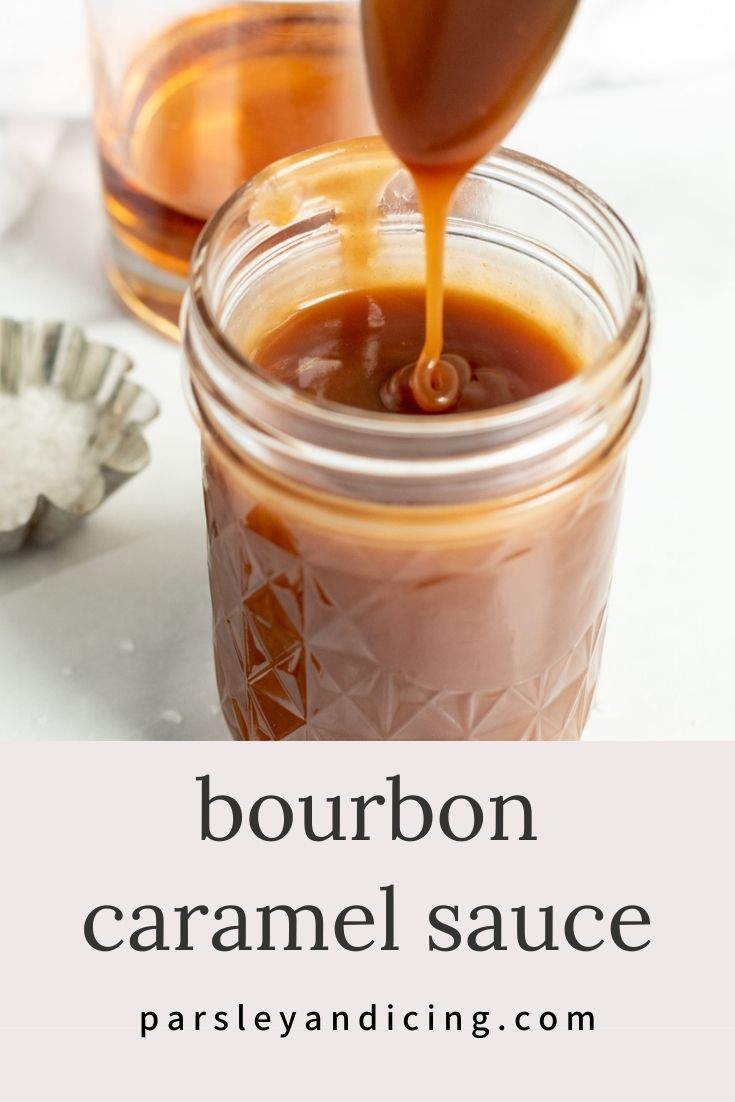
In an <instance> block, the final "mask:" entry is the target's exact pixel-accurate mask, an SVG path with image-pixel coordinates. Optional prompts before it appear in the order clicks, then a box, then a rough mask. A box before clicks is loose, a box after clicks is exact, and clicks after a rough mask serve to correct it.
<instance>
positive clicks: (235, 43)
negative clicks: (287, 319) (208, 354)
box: [87, 0, 375, 337]
mask: <svg viewBox="0 0 735 1102" xmlns="http://www.w3.org/2000/svg"><path fill="white" fill-rule="evenodd" d="M87 11H88V15H89V27H90V37H91V47H92V60H93V70H94V87H95V129H96V133H97V142H98V148H99V158H100V167H101V174H102V186H103V193H104V201H105V208H106V212H107V218H108V225H109V230H110V238H109V240H110V246H109V264H108V273H109V277H110V281H111V283H112V285H113V287H114V289H115V290H116V291H117V293H118V294H119V296H120V297H121V299H122V300H123V302H125V304H126V305H127V306H129V307H130V308H131V309H132V310H133V312H134V313H135V314H136V315H138V317H140V318H142V319H143V320H144V321H146V322H147V323H149V324H151V325H153V326H154V327H155V328H156V329H158V330H160V331H161V332H163V333H165V334H167V335H168V336H172V337H175V336H177V335H178V324H177V323H178V316H179V311H180V307H181V299H182V295H183V292H184V290H185V288H186V276H187V272H188V267H189V260H190V257H191V252H192V249H193V247H194V243H195V241H196V239H197V237H198V235H199V233H200V231H201V229H202V226H203V225H204V222H205V220H206V219H207V218H208V217H209V216H210V215H211V214H212V213H213V212H214V211H215V210H216V208H217V207H218V206H219V205H220V203H222V202H224V200H225V199H226V198H227V196H228V195H230V194H231V193H232V192H233V191H234V190H235V188H237V187H239V186H240V185H241V184H243V183H244V182H245V181H246V180H247V179H249V178H250V177H251V176H253V175H255V173H257V172H259V171H260V170H261V169H262V168H264V167H265V166H266V165H267V164H270V163H271V162H272V161H276V160H278V159H279V158H280V157H285V156H288V155H289V154H291V153H296V152H297V151H299V150H303V149H307V148H309V147H311V146H314V145H320V144H321V143H322V142H329V141H336V140H337V139H340V138H350V137H353V136H356V135H360V134H370V133H373V132H374V131H375V126H374V123H373V115H372V108H371V105H370V97H369V92H368V88H367V81H366V76H365V72H364V63H363V57H362V40H361V34H360V25H359V12H358V5H357V0H244V2H241V3H236V4H232V3H227V2H226V0H126V3H124V4H114V3H110V2H109V0H87Z"/></svg>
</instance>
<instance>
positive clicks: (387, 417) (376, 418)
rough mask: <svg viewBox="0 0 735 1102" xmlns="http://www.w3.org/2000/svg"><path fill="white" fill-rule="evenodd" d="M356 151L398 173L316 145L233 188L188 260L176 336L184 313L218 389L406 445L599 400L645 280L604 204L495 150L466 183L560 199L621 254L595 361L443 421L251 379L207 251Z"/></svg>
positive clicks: (564, 179) (341, 145)
mask: <svg viewBox="0 0 735 1102" xmlns="http://www.w3.org/2000/svg"><path fill="white" fill-rule="evenodd" d="M357 151H360V152H362V153H363V154H368V155H375V156H384V157H385V158H386V159H390V160H393V159H394V160H395V167H396V170H397V171H400V170H401V169H402V168H403V166H402V165H401V162H400V161H398V160H397V159H395V158H394V157H393V154H392V153H391V152H390V150H389V149H388V147H387V146H386V144H385V143H384V141H383V139H382V138H379V137H375V138H366V139H355V140H352V141H350V142H335V143H331V144H329V145H323V146H320V147H318V148H317V149H314V150H308V151H306V152H305V153H298V154H295V155H293V156H291V157H287V158H284V159H283V160H281V161H277V162H276V163H275V164H273V165H270V166H269V167H268V168H266V169H264V170H263V171H262V172H260V173H259V174H258V175H256V176H254V177H253V178H252V179H251V180H249V181H248V182H247V183H245V184H243V185H242V186H241V187H240V188H238V189H237V190H236V191H235V192H234V193H233V194H232V195H231V196H230V197H229V198H228V199H227V200H226V201H225V202H224V203H223V204H222V206H220V207H219V209H218V210H217V211H216V212H215V213H214V214H213V215H212V217H211V218H210V219H209V221H208V222H207V223H206V225H205V226H204V228H203V229H202V232H201V234H200V236H199V238H198V240H197V243H196V246H195V249H194V254H193V257H192V264H191V274H190V282H189V290H188V292H187V296H186V300H185V303H184V306H183V308H182V331H183V330H184V328H185V325H184V321H183V319H184V318H185V316H186V314H188V313H189V311H193V312H194V313H195V314H196V316H197V319H198V321H199V322H200V323H201V325H202V326H203V329H204V331H205V333H206V336H207V338H208V343H211V344H212V345H214V347H215V348H216V350H217V351H218V352H219V353H220V355H221V357H222V360H221V361H220V366H221V367H225V369H226V370H227V374H228V382H229V383H230V385H233V386H234V387H236V388H237V389H238V390H241V391H242V393H243V396H244V395H245V394H247V392H248V390H249V389H250V388H255V389H256V390H258V391H260V392H261V394H262V395H263V396H264V397H269V398H270V399H271V400H276V401H277V402H278V404H279V406H284V405H285V406H286V407H290V408H291V409H292V410H293V412H294V413H299V412H300V413H302V414H308V416H309V418H310V419H311V420H313V422H315V423H319V424H321V425H322V426H323V427H324V428H329V427H330V426H333V427H336V426H339V427H340V429H341V430H342V431H344V430H345V429H347V430H350V429H353V430H355V431H356V432H360V433H362V434H366V433H367V434H371V433H373V432H379V433H380V435H381V436H382V437H388V438H389V437H402V436H405V435H406V433H407V431H408V432H409V433H410V435H411V436H413V437H426V438H434V439H435V438H442V437H445V436H447V435H451V436H453V437H461V436H465V435H472V434H475V433H477V432H478V431H479V432H482V433H483V434H484V433H486V432H487V431H488V430H492V431H495V430H497V432H498V433H503V432H504V431H505V430H509V429H513V430H515V431H518V430H519V429H522V427H523V426H525V425H528V424H529V423H533V422H537V421H546V420H547V418H549V417H553V416H554V415H555V414H556V413H558V412H560V411H561V410H562V409H563V408H565V407H567V406H568V405H570V404H571V405H575V404H576V403H577V399H581V398H584V400H585V401H589V400H590V390H591V388H592V389H594V390H595V391H597V390H598V389H599V390H600V391H604V390H605V389H606V386H607V385H608V384H609V382H610V381H611V380H612V379H613V378H614V377H615V376H616V375H617V374H618V371H619V369H620V360H621V358H622V357H623V355H624V352H625V350H626V349H627V348H628V347H629V345H630V344H631V342H633V341H634V339H635V337H636V335H640V337H641V339H642V340H643V341H645V340H646V338H647V335H648V330H649V328H650V309H649V303H648V277H647V274H646V269H645V264H644V261H643V257H642V255H641V251H640V248H639V246H638V243H637V241H636V239H635V237H634V236H633V234H632V233H631V231H630V230H629V228H628V226H627V225H626V223H625V222H624V221H623V219H622V218H621V217H620V216H619V215H618V214H617V213H616V212H615V211H614V210H613V208H612V207H611V206H610V205H609V204H608V203H607V202H605V200H604V199H602V198H601V197H600V196H599V195H597V194H596V193H595V192H594V191H592V190H591V189H590V188H588V187H587V186H586V185H584V184H582V183H581V182H580V181H578V180H576V179H575V178H574V177H573V176H571V175H569V174H568V173H565V172H563V171H562V170H561V169H558V168H556V167H555V166H553V165H550V164H548V163H547V162H545V161H542V160H540V159H538V158H535V157H531V156H529V155H528V154H525V153H520V152H518V151H516V150H512V149H509V148H507V147H505V146H503V147H500V148H499V149H498V150H496V151H495V152H494V153H493V154H492V155H491V156H490V157H488V158H487V159H485V160H483V161H481V162H479V163H478V164H477V165H475V166H474V167H473V168H472V169H471V170H470V172H469V173H468V176H467V178H468V179H470V180H471V179H481V180H484V181H486V182H487V181H492V180H500V181H501V182H504V183H509V184H514V185H515V186H520V187H523V188H524V189H525V190H528V189H529V188H530V186H531V184H533V186H532V188H531V190H532V192H533V193H534V194H538V192H539V183H542V184H546V185H547V187H546V190H547V192H548V194H547V195H546V196H545V197H546V198H547V199H550V198H551V196H552V194H553V195H554V197H555V199H556V200H557V203H556V205H557V206H559V200H561V199H563V200H564V203H563V205H564V207H565V208H566V212H567V213H569V214H573V213H576V214H578V215H579V214H582V215H583V216H585V217H586V219H587V220H588V219H589V217H590V216H593V217H594V216H595V215H596V216H597V218H598V219H599V221H598V229H600V228H604V229H605V230H606V231H607V235H608V236H609V237H611V238H612V239H613V241H614V243H615V244H616V245H617V246H618V247H620V248H621V249H622V251H623V252H624V254H625V256H626V258H627V259H628V260H629V262H630V265H631V269H632V273H633V281H632V283H633V286H632V287H631V290H630V295H629V303H628V309H627V311H626V314H625V317H624V318H623V320H622V322H621V323H620V324H619V325H618V326H617V327H616V331H615V333H614V334H613V335H612V336H611V337H609V338H608V340H607V341H606V343H605V345H604V347H603V348H602V349H601V351H600V352H599V353H598V354H597V355H596V356H595V357H593V358H592V359H591V360H590V362H589V363H588V364H586V365H585V366H584V367H583V368H582V369H581V370H580V371H579V372H577V373H575V374H574V375H573V376H571V377H570V378H569V379H567V380H565V381H564V382H562V383H560V384H558V385H557V386H554V387H551V388H550V389H549V390H546V391H542V392H541V393H540V394H537V395H534V396H532V397H529V398H524V399H522V400H520V401H517V402H513V403H507V404H505V405H502V406H496V407H494V408H492V409H487V410H473V411H470V412H465V413H456V412H455V413H452V414H451V415H450V416H445V417H426V416H425V415H421V414H402V415H401V416H400V417H396V415H395V414H394V413H390V412H388V411H385V412H382V411H377V410H357V409H354V408H352V407H349V406H345V405H342V404H339V403H336V402H331V401H328V400H324V399H321V400H320V401H318V402H317V401H314V399H313V398H311V397H309V396H307V395H304V394H302V393H300V392H299V391H297V390H294V389H293V388H292V387H289V386H288V385H287V384H285V383H283V382H280V381H279V380H277V379H274V378H271V377H269V376H267V375H266V374H265V373H263V372H261V371H259V370H258V369H257V367H256V365H255V364H254V362H253V361H252V360H251V359H250V358H249V357H248V356H246V355H245V354H244V353H243V352H241V351H240V350H239V349H238V348H237V347H236V346H235V345H234V344H233V343H232V342H231V341H230V340H229V338H228V337H227V334H226V332H225V331H224V329H223V328H222V327H221V326H220V325H219V323H218V322H217V320H216V317H215V312H214V310H213V308H212V306H211V303H210V301H209V295H208V292H207V281H206V278H205V274H206V265H207V262H208V259H209V254H210V250H211V248H212V246H214V245H215V244H216V242H217V237H218V235H219V234H220V233H221V232H222V231H223V229H224V228H225V226H226V224H227V221H228V219H229V218H230V217H231V216H232V215H233V214H234V213H235V212H236V210H237V208H238V207H239V206H240V205H242V204H244V203H245V202H246V201H247V199H248V198H249V197H250V196H252V195H254V194H257V192H258V190H259V189H260V188H262V187H263V186H264V184H266V183H267V182H270V181H272V180H274V179H275V178H285V177H287V176H288V175H289V174H291V173H295V172H298V171H299V169H300V168H301V167H302V166H306V165H313V164H316V163H318V162H319V161H322V160H325V159H331V158H334V157H338V156H343V157H349V156H351V155H354V154H355V152H357ZM549 184H551V185H552V186H551V188H549V187H548V185H549Z"/></svg>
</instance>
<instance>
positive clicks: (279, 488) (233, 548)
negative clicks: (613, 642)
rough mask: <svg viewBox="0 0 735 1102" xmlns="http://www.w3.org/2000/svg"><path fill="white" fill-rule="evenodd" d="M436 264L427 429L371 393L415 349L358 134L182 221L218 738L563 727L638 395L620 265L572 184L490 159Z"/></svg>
mask: <svg viewBox="0 0 735 1102" xmlns="http://www.w3.org/2000/svg"><path fill="white" fill-rule="evenodd" d="M356 196H357V198H356ZM550 196H552V197H553V198H554V201H553V202H550V201H549V197H550ZM361 212H362V218H361ZM445 259H446V284H447V293H446V316H445V323H446V332H445V337H444V340H445V346H444V347H445V354H446V355H456V356H457V357H461V358H462V359H463V360H465V362H466V363H467V364H468V366H469V369H470V374H469V378H468V379H466V380H464V382H463V395H462V398H461V401H460V402H459V403H458V405H457V406H456V408H455V409H454V410H453V411H451V412H447V413H444V414H442V415H441V416H438V417H437V416H427V415H426V413H425V412H421V411H420V410H417V409H416V407H415V406H414V405H412V404H411V403H412V401H413V398H412V394H411V392H410V390H409V393H407V394H406V393H404V394H402V395H399V399H400V401H401V403H404V404H402V405H400V406H399V408H398V409H397V411H392V412H389V411H387V410H386V409H385V407H384V404H383V399H382V390H383V385H384V382H385V379H386V377H387V376H390V374H391V372H393V371H394V369H395V368H396V367H397V366H398V365H400V364H401V363H402V362H408V361H410V360H411V359H412V358H413V357H415V356H416V355H417V354H418V351H419V350H420V346H421V342H422V339H423V311H422V310H421V304H422V291H423V272H424V253H423V233H422V222H421V218H420V214H419V206H418V199H417V196H416V193H415V190H413V188H412V186H411V181H410V177H407V174H406V173H405V171H401V166H400V164H399V163H398V162H396V160H395V159H394V158H393V157H391V156H390V155H389V153H388V152H387V151H386V150H385V147H384V146H383V145H382V144H381V143H380V142H379V141H377V140H369V141H366V142H353V143H346V144H345V145H344V146H335V147H331V148H328V149H325V150H320V151H317V152H316V153H311V154H305V155H302V156H300V157H297V158H293V159H291V160H290V161H287V162H283V163H281V164H280V165H277V166H274V167H272V168H271V169H269V170H267V171H266V172H265V173H264V174H263V175H261V177H259V178H258V179H256V180H255V181H253V182H252V184H251V185H250V186H249V187H248V188H247V189H246V190H245V192H243V193H241V194H240V195H238V196H237V197H235V198H234V199H233V200H232V201H231V202H230V204H229V205H228V206H226V207H225V208H224V209H223V210H222V211H221V212H220V213H219V214H218V216H217V217H216V218H215V219H214V221H213V222H212V223H210V225H209V227H208V229H207V230H206V231H205V233H204V235H203V238H202V240H201V242H200V245H199V247H198V251H197V255H196V257H195V262H194V270H193V278H192V286H191V292H190V299H189V304H188V309H187V314H186V324H185V354H186V359H187V364H188V368H189V377H190V381H191V392H192V398H193V403H194V409H195V412H196V414H197V417H198V419H199V422H200V425H201V428H202V441H203V456H204V472H205V503H206V512H207V525H208V540H209V565H210V584H211V591H212V604H213V614H214V637H215V662H216V669H217V678H218V684H219V689H220V696H221V701H222V708H223V714H224V716H225V718H226V720H227V723H228V725H229V727H230V729H231V731H232V733H233V735H234V736H235V737H237V738H242V739H264V740H274V741H281V740H290V739H299V740H333V739H349V740H365V739H368V740H369V739H381V740H385V739H388V740H391V739H431V740H443V739H454V740H487V739H550V740H556V739H576V738H578V737H579V736H580V734H581V732H582V730H583V727H584V723H585V720H586V717H587V714H588V711H589V708H590V703H591V700H592V695H593V692H594V688H595V684H596V679H597V672H598V668H599V661H600V654H601V646H602V639H603V634H604V624H605V610H606V604H607V595H608V591H609V586H610V580H611V574H612V565H613V557H614V546H615V537H616V531H617V522H618V514H619V508H620V501H621V488H622V477H623V466H624V456H625V446H626V443H627V441H628V439H629V438H630V434H631V432H632V429H633V427H634V425H635V423H636V420H637V417H638V414H639V412H640V409H641V408H642V404H643V403H642V395H643V390H644V383H645V378H646V350H647V342H648V304H647V299H646V295H645V275H644V273H643V269H642V264H641V261H640V257H639V255H638V251H637V248H636V246H635V244H634V242H633V241H632V239H631V238H630V237H629V235H628V234H627V231H626V230H625V228H624V227H623V226H622V224H621V223H619V222H618V220H617V219H616V218H615V216H614V215H613V214H612V212H610V211H609V209H608V208H607V207H606V206H605V204H603V203H602V202H601V201H598V200H596V199H595V197H594V196H592V195H591V194H590V193H589V192H588V191H586V190H584V189H581V188H577V187H576V185H574V183H573V182H571V181H569V180H568V179H566V178H563V177H561V176H558V175H557V174H556V173H555V172H554V170H552V169H549V168H547V167H545V166H542V165H539V164H538V163H536V162H531V161H528V160H526V159H524V158H522V157H520V156H518V155H511V154H500V155H499V156H498V157H496V158H494V159H493V160H492V161H491V162H488V164H487V165H482V166H479V167H478V168H476V169H474V170H473V171H472V172H471V173H470V174H469V176H468V177H467V179H466V180H464V182H463V183H461V184H460V186H459V188H458V190H457V193H456V196H455V201H454V209H453V217H452V221H451V223H450V225H449V231H448V238H447V248H446V257H445ZM483 372H485V373H486V377H485V378H484V379H483V378H482V375H483ZM477 384H479V385H477ZM473 387H474V390H473ZM463 402H464V403H465V404H464V405H462V403H463Z"/></svg>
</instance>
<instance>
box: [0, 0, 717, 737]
mask: <svg viewBox="0 0 735 1102" xmlns="http://www.w3.org/2000/svg"><path fill="white" fill-rule="evenodd" d="M2 16H3V19H2V23H3V33H2V37H1V39H0V312H2V313H3V314H7V315H10V316H15V317H39V318H66V319H69V320H73V321H76V322H78V323H81V324H83V325H84V327H85V328H86V330H87V332H88V333H89V335H90V336H91V337H93V338H96V339H99V340H103V341H107V342H110V343H112V344H115V345H118V346H120V347H121V348H123V349H125V350H126V351H127V352H128V353H130V354H131V355H132V356H133V357H134V359H135V361H136V365H137V366H136V378H137V379H138V380H139V381H141V382H142V383H143V384H144V385H145V386H147V387H148V388H149V389H150V390H152V391H153V392H154V393H155V395H156V396H157V398H158V399H159V400H160V403H161V406H162V416H161V417H160V419H159V420H158V421H157V422H156V423H155V424H154V425H153V426H151V428H150V429H149V430H148V432H147V435H148V439H149V440H150V443H151V445H152V451H153V462H152V465H151V467H150V468H149V469H148V470H147V471H146V472H145V473H144V474H142V475H140V476H139V477H138V478H136V479H135V480H134V481H133V482H132V483H131V484H130V485H129V486H128V487H126V488H125V489H123V490H122V491H121V492H120V494H119V496H117V497H115V498H113V499H112V501H110V502H109V503H107V505H106V506H105V508H104V509H103V510H102V511H101V512H100V513H99V515H97V516H95V517H94V519H93V520H92V521H91V522H90V523H89V524H88V525H87V526H86V527H85V528H84V529H83V530H82V531H81V532H80V533H79V534H78V535H76V536H74V537H73V538H71V539H70V540H68V541H67V542H66V543H65V544H63V545H62V546H60V547H58V548H57V549H54V550H49V551H42V552H36V551H33V552H25V553H23V554H22V555H19V556H18V557H16V558H15V559H13V560H5V561H2V562H0V682H1V686H2V687H1V690H0V737H10V738H12V737H17V738H38V737H43V738H69V737H77V738H84V739H92V738H122V739H138V738H222V737H225V731H224V728H223V725H222V720H221V717H219V715H218V714H217V707H216V690H215V687H214V681H213V674H212V665H211V653H210V635H209V598H208V592H207V584H206V574H205V544H204V526H203V518H202V508H201V492H200V484H199V463H198V452H197V437H196V432H195V429H194V426H193V424H192V423H191V421H190V419H189V416H188V413H187V410H186V408H185V405H184V401H183V398H182V395H181V388H180V377H179V353H178V350H177V349H176V348H175V347H174V346H173V345H170V344H168V343H166V342H165V341H163V340H161V339H159V338H157V337H156V336H154V335H152V334H151V333H149V332H147V331H145V330H144V329H142V328H141V327H140V326H139V325H138V324H137V323H135V322H134V321H132V320H131V319H129V318H128V317H127V316H125V314H124V313H123V311H122V310H121V308H120V307H119V306H118V304H117V303H116V301H115V299H114V298H113V297H112V296H111V294H110V292H109V291H108V290H107V288H106V286H105V282H104V278H103V276H102V261H101V257H102V252H103V247H104V224H103V217H102V211H101V204H100V199H99V192H98V180H97V175H96V165H95V158H94V151H93V144H92V135H91V129H90V125H89V122H88V121H87V117H86V115H87V88H86V79H85V69H86V57H85V46H84V29H83V21H82V18H81V12H80V9H79V5H78V3H76V2H75V0H53V2H51V0H48V2H46V3H41V2H40V0H24V2H22V3H21V2H17V0H2ZM734 104H735V5H733V3H732V0H699V2H698V3H697V4H692V3H691V2H684V0H582V10H581V14H580V16H579V18H578V21H577V24H576V26H575V27H574V29H573V32H572V34H571V36H570V38H569V40H568V42H567V44H566V46H565V48H564V51H563V54H562V56H561V58H560V59H559V61H558V63H557V66H556V68H555V70H554V72H553V73H552V74H551V76H550V78H549V80H548V81H547V84H546V85H545V86H544V88H543V89H542V91H541V93H540V94H539V96H538V97H537V99H536V101H535V102H534V103H533V105H532V106H531V108H530V109H529V111H528V113H527V115H526V117H525V118H524V119H523V120H522V122H521V124H520V125H519V126H518V128H517V129H516V131H515V132H514V133H513V134H512V135H511V137H510V139H509V142H508V144H509V145H512V146H515V147H516V148H520V149H522V150H524V151H526V152H529V153H532V154H535V155H537V156H540V157H543V158H545V159H547V160H549V161H552V162H553V163H555V164H557V165H559V166H560V167H562V168H564V169H566V170H567V171H568V172H571V173H572V174H573V175H576V176H578V177H579V178H581V179H582V180H584V181H585V182H586V183H587V184H589V185H590V186H591V187H593V188H594V189H595V190H597V191H599V192H600V193H601V194H602V195H603V196H604V197H605V198H606V199H608V200H609V201H610V202H611V203H612V204H613V205H614V206H615V207H616V208H617V209H618V211H619V212H620V213H621V215H622V216H623V218H624V219H625V220H626V221H627V222H628V223H629V224H630V226H631V227H632V229H633V231H634V233H635V234H636V236H637V237H638V238H639V240H640V243H641V245H642V248H643V251H644V254H645V256H646V259H647V262H648V266H649V269H650V275H651V280H652V283H653V287H654V295H655V300H656V306H657V326H656V336H655V342H654V347H653V369H654V383H653V390H652V394H651V400H650V405H649V408H648V412H647V414H646V417H645V420H644V422H643V425H642V427H641V429H640V431H639V434H638V437H637V438H636V440H635V442H634V444H633V447H632V450H631V460H630V467H629V476H628V485H627V502H626V508H625V513H624V519H623V527H622V532H621V539H620V549H619V556H618V564H617V573H616V580H615V584H614V589H613V597H612V603H611V613H610V625H609V632H608V641H607V648H606V657H605V661H604V670H603V677H602V683H601V689H600V693H599V697H598V704H597V705H596V707H595V710H594V713H593V716H592V719H591V722H590V724H589V728H588V733H587V736H586V737H587V738H589V739H614V740H620V739H688V738H707V739H721V738H732V737H733V722H732V717H731V695H730V693H731V684H732V674H731V669H732V661H733V658H735V583H734V581H733V576H734V571H733V561H734V559H735V539H734V534H735V522H734V520H733V490H732V481H733V477H732V476H733V471H734V469H735V462H734V460H733V424H734V421H733V410H734V409H735V333H734V332H733V323H732V322H733V315H734V314H735V215H734V214H733V203H734V197H735V128H734V127H733V111H734V108H733V105H734ZM3 231H4V232H3ZM179 719H180V720H181V722H177V721H178V720H179Z"/></svg>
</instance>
